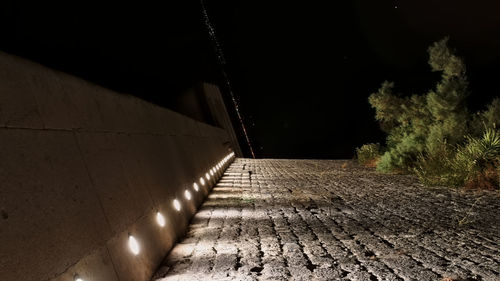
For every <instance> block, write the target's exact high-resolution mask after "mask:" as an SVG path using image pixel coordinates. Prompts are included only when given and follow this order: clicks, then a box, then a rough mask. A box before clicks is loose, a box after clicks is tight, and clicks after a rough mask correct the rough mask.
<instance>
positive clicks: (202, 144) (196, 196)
mask: <svg viewBox="0 0 500 281" xmlns="http://www.w3.org/2000/svg"><path fill="white" fill-rule="evenodd" d="M229 143H230V140H229V136H228V134H227V133H226V131H224V130H222V129H220V128H217V127H213V126H209V125H206V124H204V123H201V122H197V121H195V120H192V119H190V118H187V117H185V116H182V115H180V114H177V113H175V112H173V111H170V110H167V109H164V108H161V107H158V106H156V105H153V104H150V103H148V102H145V101H142V100H140V99H137V98H135V97H132V96H129V95H124V94H118V93H115V92H112V91H110V90H107V89H104V88H102V87H99V86H96V85H94V84H91V83H89V82H86V81H83V80H81V79H78V78H75V77H73V76H70V75H67V74H63V73H59V72H56V71H53V70H50V69H48V68H45V67H43V66H40V65H37V64H34V63H32V62H29V61H26V60H23V59H20V58H17V57H14V56H11V55H8V54H5V53H0V145H1V146H0V280H2V281H11V280H12V281H14V280H26V281H31V280H68V281H69V280H74V279H75V275H78V276H80V277H81V278H82V279H83V280H85V281H97V280H102V281H114V280H138V281H143V280H149V278H150V277H151V275H152V273H153V272H154V270H155V269H156V267H157V265H158V264H159V263H160V262H161V260H162V259H163V257H164V256H165V255H166V254H167V252H168V251H169V249H170V248H171V247H172V246H173V244H174V243H175V242H176V240H177V239H178V238H179V237H181V236H183V234H184V232H185V230H186V227H187V224H188V222H189V219H190V218H191V216H192V215H193V214H194V212H195V211H196V208H197V206H199V205H200V204H201V203H202V201H203V200H204V197H205V196H206V195H207V194H208V192H209V189H210V185H209V184H207V185H205V186H201V184H199V185H200V190H199V191H198V192H196V191H195V190H194V189H193V182H195V181H199V178H200V177H201V176H204V175H205V173H206V172H207V171H209V169H210V168H211V167H213V166H214V165H215V164H216V163H218V162H219V161H220V160H221V159H222V158H223V157H224V156H226V155H227V154H228V153H229V152H230V151H231V148H230V147H229ZM213 181H214V177H212V178H211V181H210V183H213ZM186 190H189V191H190V192H191V194H192V195H193V198H192V199H191V200H187V199H186V198H185V196H184V193H185V191H186ZM176 198H177V199H178V200H179V201H180V203H181V210H180V211H176V210H175V209H174V208H173V206H172V202H173V200H174V199H176ZM157 212H161V213H162V214H163V215H164V216H165V219H166V225H165V226H164V227H160V226H159V225H158V224H157V222H156V215H157ZM129 235H133V236H134V237H135V238H136V239H137V240H138V241H139V244H140V248H141V251H140V253H139V254H138V255H134V254H132V253H131V252H130V250H129V248H128V241H129Z"/></svg>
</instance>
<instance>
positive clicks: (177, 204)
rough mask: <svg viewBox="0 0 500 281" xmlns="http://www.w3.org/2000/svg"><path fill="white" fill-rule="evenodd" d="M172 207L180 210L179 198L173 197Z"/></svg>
mask: <svg viewBox="0 0 500 281" xmlns="http://www.w3.org/2000/svg"><path fill="white" fill-rule="evenodd" d="M174 208H175V209H176V210H177V211H180V210H181V202H179V200H177V199H174Z"/></svg>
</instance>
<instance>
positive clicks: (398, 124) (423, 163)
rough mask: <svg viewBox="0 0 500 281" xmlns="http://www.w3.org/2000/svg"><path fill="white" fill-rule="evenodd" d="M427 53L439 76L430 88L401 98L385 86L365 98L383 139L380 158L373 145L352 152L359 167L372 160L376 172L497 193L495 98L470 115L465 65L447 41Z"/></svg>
mask: <svg viewBox="0 0 500 281" xmlns="http://www.w3.org/2000/svg"><path fill="white" fill-rule="evenodd" d="M428 53H429V65H430V66H431V69H432V71H435V72H439V73H440V74H441V79H440V81H439V82H438V83H437V85H436V87H435V89H432V90H430V91H429V92H427V93H425V94H421V95H411V96H403V95H401V94H397V93H394V83H393V82H388V81H386V82H384V83H382V86H381V87H380V89H379V90H378V91H377V92H376V93H373V94H371V95H370V97H369V98H368V101H369V103H370V104H371V106H372V107H373V108H374V109H375V118H376V120H377V121H378V122H379V123H380V126H381V128H382V130H383V131H384V132H386V133H387V140H386V147H385V149H384V150H385V152H384V153H383V154H382V155H379V154H377V153H379V152H380V147H374V146H373V144H368V145H365V146H362V147H361V148H359V149H357V154H358V159H359V161H360V163H361V162H364V163H369V162H370V161H373V159H377V162H376V163H377V164H376V167H377V170H379V171H382V172H407V173H416V174H417V175H418V176H419V178H420V179H421V180H422V182H424V183H426V184H430V185H448V186H464V185H465V186H468V187H471V188H474V187H480V188H498V178H499V170H500V167H499V159H500V133H499V131H498V129H497V127H496V126H497V124H499V123H500V99H498V98H496V99H494V100H493V101H492V102H491V103H490V104H489V105H488V106H487V107H486V109H485V110H484V111H480V112H476V113H471V112H470V111H469V110H468V109H467V105H466V98H467V97H468V96H469V94H470V92H469V90H468V81H467V77H466V73H465V64H464V62H463V60H462V59H461V58H460V57H458V56H457V55H456V54H455V52H454V51H453V50H451V49H450V48H449V47H448V38H445V39H443V40H441V41H438V42H435V43H434V44H433V45H432V46H430V47H429V49H428ZM375 148H376V149H377V153H375ZM368 157H372V158H371V159H372V160H370V159H368Z"/></svg>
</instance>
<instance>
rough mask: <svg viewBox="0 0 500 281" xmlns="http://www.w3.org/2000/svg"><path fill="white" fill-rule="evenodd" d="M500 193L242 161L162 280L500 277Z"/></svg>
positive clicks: (314, 164)
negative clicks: (429, 186) (424, 185)
mask: <svg viewBox="0 0 500 281" xmlns="http://www.w3.org/2000/svg"><path fill="white" fill-rule="evenodd" d="M499 242H500V196H499V192H492V191H490V192H472V191H467V192H465V191H458V190H453V189H446V188H428V187H423V186H422V185H421V184H419V183H418V181H417V180H416V179H415V178H414V177H412V176H403V175H382V174H378V173H376V172H375V171H374V170H372V169H368V168H363V167H360V166H358V165H357V164H355V163H354V162H352V161H341V160H334V161H330V160H250V159H237V160H236V161H235V162H234V163H233V164H232V165H231V167H230V168H228V169H227V170H226V172H225V174H224V176H223V177H222V178H221V180H220V181H219V183H218V184H217V185H216V187H214V189H213V191H212V193H211V194H210V195H209V197H208V199H207V201H206V202H205V203H204V204H203V205H202V207H201V208H200V210H199V212H198V213H197V214H196V215H195V216H194V218H193V220H192V222H191V226H190V228H189V231H188V233H187V236H186V237H185V239H184V240H182V241H180V243H178V244H177V245H176V246H175V247H174V249H173V250H172V251H171V252H170V254H169V255H168V256H167V258H166V259H165V261H164V263H163V265H162V267H160V269H159V270H158V272H157V274H156V276H155V277H154V278H153V280H161V281H167V280H367V281H373V280H418V281H425V280H443V281H444V280H446V281H449V280H500V245H499V244H500V243H499Z"/></svg>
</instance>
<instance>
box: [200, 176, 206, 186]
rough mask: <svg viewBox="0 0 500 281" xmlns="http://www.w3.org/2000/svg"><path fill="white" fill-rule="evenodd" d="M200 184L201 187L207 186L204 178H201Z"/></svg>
mask: <svg viewBox="0 0 500 281" xmlns="http://www.w3.org/2000/svg"><path fill="white" fill-rule="evenodd" d="M200 183H201V185H205V180H204V179H203V177H201V178H200Z"/></svg>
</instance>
